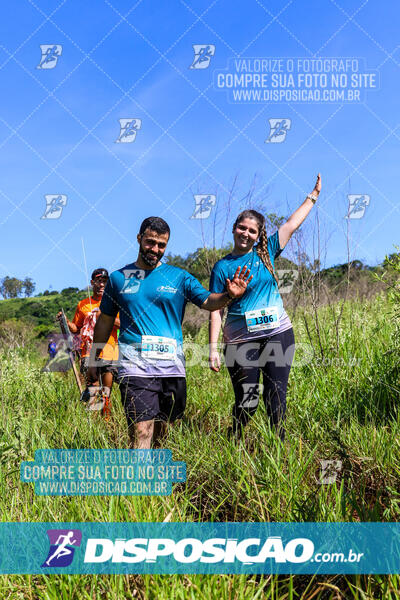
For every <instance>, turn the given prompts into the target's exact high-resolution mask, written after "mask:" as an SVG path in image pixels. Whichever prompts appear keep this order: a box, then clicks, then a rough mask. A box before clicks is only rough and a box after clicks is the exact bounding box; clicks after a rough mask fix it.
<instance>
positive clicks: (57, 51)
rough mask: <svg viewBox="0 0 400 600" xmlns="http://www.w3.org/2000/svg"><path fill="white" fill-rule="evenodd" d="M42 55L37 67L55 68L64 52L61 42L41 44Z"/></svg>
mask: <svg viewBox="0 0 400 600" xmlns="http://www.w3.org/2000/svg"><path fill="white" fill-rule="evenodd" d="M40 50H41V53H42V57H41V59H40V62H39V64H38V65H37V67H36V68H37V69H54V67H55V66H56V65H57V61H58V59H59V58H60V56H61V53H62V46H61V45H60V44H40Z"/></svg>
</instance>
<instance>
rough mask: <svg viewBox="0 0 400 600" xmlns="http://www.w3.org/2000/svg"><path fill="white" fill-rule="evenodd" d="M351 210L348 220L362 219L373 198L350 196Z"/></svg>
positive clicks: (363, 195) (348, 213)
mask: <svg viewBox="0 0 400 600" xmlns="http://www.w3.org/2000/svg"><path fill="white" fill-rule="evenodd" d="M347 198H348V199H349V208H348V212H347V215H346V219H361V217H363V216H364V213H365V209H366V208H367V206H369V203H370V200H371V197H370V196H368V195H367V194H349V195H348V196H347Z"/></svg>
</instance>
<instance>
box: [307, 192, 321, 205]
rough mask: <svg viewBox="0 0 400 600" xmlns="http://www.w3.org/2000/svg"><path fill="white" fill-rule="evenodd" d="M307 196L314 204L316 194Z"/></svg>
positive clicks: (316, 198) (316, 197)
mask: <svg viewBox="0 0 400 600" xmlns="http://www.w3.org/2000/svg"><path fill="white" fill-rule="evenodd" d="M307 198H310V200H311V202H312V203H313V204H315V203H316V201H317V200H318V196H314V194H307Z"/></svg>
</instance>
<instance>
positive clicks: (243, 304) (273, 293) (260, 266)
mask: <svg viewBox="0 0 400 600" xmlns="http://www.w3.org/2000/svg"><path fill="white" fill-rule="evenodd" d="M268 252H269V256H270V259H271V263H272V266H274V263H275V259H276V258H277V256H279V255H280V253H281V252H282V250H281V247H280V245H279V234H278V231H276V232H275V233H274V234H273V235H272V236H270V237H269V238H268ZM243 266H246V267H248V268H249V269H250V274H251V275H253V279H252V280H251V282H250V283H249V285H248V287H247V290H246V293H245V294H244V295H243V296H242V297H241V298H240V299H239V300H235V301H234V302H231V304H230V305H229V307H228V315H227V318H226V322H225V326H224V342H225V343H227V344H229V343H237V342H242V341H246V340H252V339H255V338H259V337H265V336H271V335H276V334H277V333H280V332H282V331H285V330H287V329H290V327H291V326H292V324H291V322H290V319H289V317H288V315H287V314H286V311H285V309H284V307H283V302H282V298H281V295H280V293H279V289H278V285H277V283H276V281H275V278H274V277H273V276H272V275H271V273H270V272H269V271H268V269H267V267H266V266H265V265H264V263H263V262H262V260H261V258H260V257H259V256H258V254H257V250H256V249H255V248H253V250H252V252H249V253H248V254H244V255H241V256H233V255H232V254H227V255H226V256H224V258H222V259H221V260H219V261H218V262H217V263H215V265H214V268H213V270H212V273H211V279H210V291H211V292H214V293H221V292H224V291H226V279H227V278H229V279H230V280H232V278H233V276H234V274H235V271H236V269H237V268H238V267H243ZM266 307H268V308H271V307H275V308H276V309H277V312H278V317H279V326H277V327H275V328H274V329H268V330H260V331H253V332H249V331H248V329H247V325H246V319H245V313H246V312H247V311H251V310H257V309H261V308H266Z"/></svg>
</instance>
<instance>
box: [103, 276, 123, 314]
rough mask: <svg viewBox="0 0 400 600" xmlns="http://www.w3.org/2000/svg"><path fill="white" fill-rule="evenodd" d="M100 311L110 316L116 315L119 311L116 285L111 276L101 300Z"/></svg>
mask: <svg viewBox="0 0 400 600" xmlns="http://www.w3.org/2000/svg"><path fill="white" fill-rule="evenodd" d="M100 311H101V312H102V313H104V314H105V315H108V316H109V317H114V318H115V317H116V316H117V313H118V311H119V306H118V304H117V301H116V297H115V291H114V286H113V284H112V279H111V277H109V279H108V281H107V284H106V287H105V290H104V293H103V297H102V299H101V302H100Z"/></svg>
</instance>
